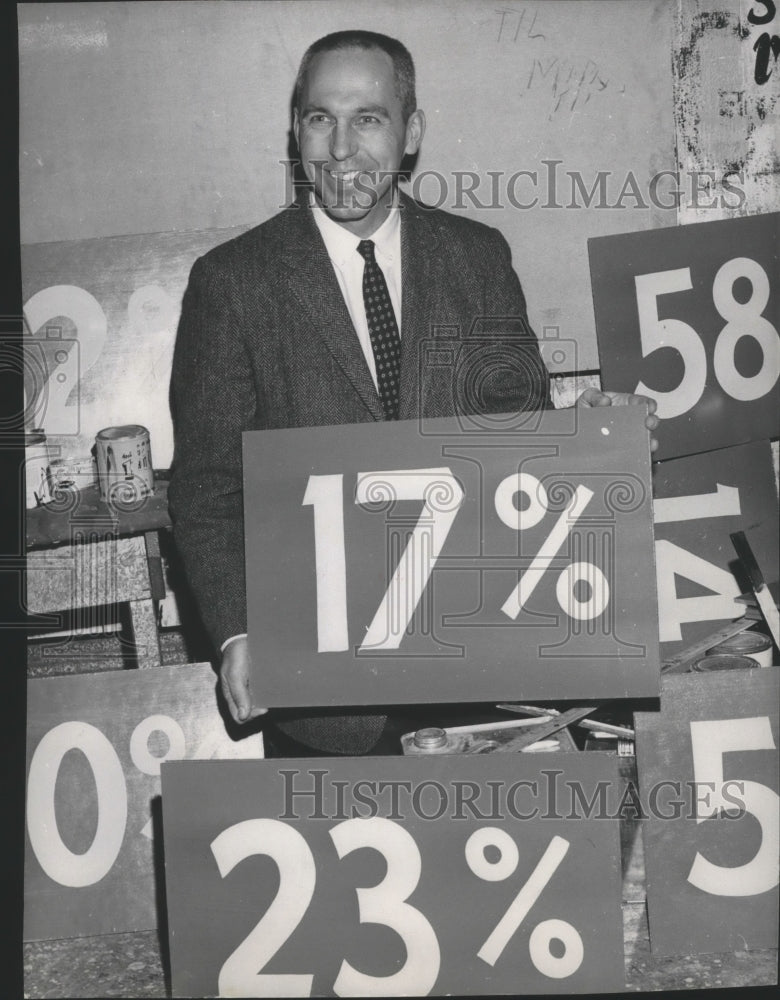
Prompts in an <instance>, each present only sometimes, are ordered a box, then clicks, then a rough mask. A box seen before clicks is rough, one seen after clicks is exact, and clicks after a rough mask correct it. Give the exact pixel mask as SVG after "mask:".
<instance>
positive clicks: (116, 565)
mask: <svg viewBox="0 0 780 1000" xmlns="http://www.w3.org/2000/svg"><path fill="white" fill-rule="evenodd" d="M149 597H151V589H150V585H149V568H148V566H147V563H146V547H145V544H144V538H143V535H135V536H132V537H130V538H114V539H107V540H105V541H96V542H88V541H85V542H84V543H83V544H80V545H68V546H64V547H61V548H57V549H41V550H36V551H35V552H30V553H29V554H28V558H27V608H28V610H29V611H31V612H32V613H45V612H48V611H63V610H66V609H71V608H89V607H97V606H99V605H102V604H118V603H120V602H122V601H134V600H140V599H143V598H149Z"/></svg>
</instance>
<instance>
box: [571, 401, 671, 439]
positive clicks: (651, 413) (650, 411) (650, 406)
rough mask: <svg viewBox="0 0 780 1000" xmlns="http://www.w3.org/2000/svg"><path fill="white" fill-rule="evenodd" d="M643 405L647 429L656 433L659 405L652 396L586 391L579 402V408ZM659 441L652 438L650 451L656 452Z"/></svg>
mask: <svg viewBox="0 0 780 1000" xmlns="http://www.w3.org/2000/svg"><path fill="white" fill-rule="evenodd" d="M641 403H646V404H647V417H645V427H646V428H647V429H648V430H649V431H654V430H655V429H656V428H657V427H658V423H659V421H658V417H657V416H656V415H655V411H656V409H657V404H656V401H655V400H654V399H652V398H651V397H650V396H638V395H636V393H633V392H607V391H603V392H602V391H601V390H600V389H595V388H590V389H585V391H584V392H583V393H581V395H580V397H579V399H578V400H577V406H638V405H639V404H641ZM657 448H658V440H657V439H656V438H654V437H652V436H651V438H650V451H656V450H657Z"/></svg>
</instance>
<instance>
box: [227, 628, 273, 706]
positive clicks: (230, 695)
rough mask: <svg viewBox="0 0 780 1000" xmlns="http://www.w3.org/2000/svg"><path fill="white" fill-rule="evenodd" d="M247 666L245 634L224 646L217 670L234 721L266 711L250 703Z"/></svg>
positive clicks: (250, 695) (247, 648)
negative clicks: (220, 662)
mask: <svg viewBox="0 0 780 1000" xmlns="http://www.w3.org/2000/svg"><path fill="white" fill-rule="evenodd" d="M249 667H250V662H249V645H248V643H247V639H246V636H240V637H238V638H236V639H235V640H234V641H233V642H231V643H229V645H227V646H226V647H225V651H224V653H223V654H222V665H221V667H220V672H219V673H220V681H221V683H222V692H223V694H224V695H225V701H226V702H227V706H228V709H229V710H230V714H231V715H232V716H233V719H234V720H235V721H236V722H246V721H247V720H249V719H255V718H257V716H258V715H265V713H266V712H267V711H268V709H267V708H259V707H258V706H256V705H253V704H252V694H251V691H250V688H249V673H250V670H249Z"/></svg>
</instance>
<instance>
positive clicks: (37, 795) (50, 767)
mask: <svg viewBox="0 0 780 1000" xmlns="http://www.w3.org/2000/svg"><path fill="white" fill-rule="evenodd" d="M70 750H80V751H81V752H82V753H83V754H84V756H85V757H86V758H87V761H88V762H89V766H90V767H91V768H92V774H93V776H94V778H95V792H96V795H97V816H98V818H97V829H96V830H95V836H94V838H93V840H92V843H91V844H90V846H89V849H88V850H87V851H85V852H84V853H82V854H75V853H74V852H73V851H71V850H70V849H69V848H68V847H66V845H65V844H64V843H63V841H62V838H61V837H60V834H59V830H58V828H57V813H56V809H55V805H54V790H55V787H56V784H57V775H58V774H59V770H60V764H61V763H62V758H63V757H64V756H65V754H66V753H68V752H69V751H70ZM126 823H127V786H126V784H125V776H124V773H123V771H122V765H121V763H120V761H119V758H118V757H117V754H116V750H114V748H113V747H112V746H111V744H110V743H109V741H108V740H107V739H106V737H105V736H104V735H103V733H101V732H100V730H99V729H96V728H95V726H91V725H89V723H86V722H63V723H61V724H60V725H59V726H55V727H54V729H51V730H49V732H48V733H46V735H45V736H44V737H43V739H42V740H41V742H40V743H39V744H38V746H37V747H36V748H35V753H34V754H33V756H32V760H31V762H30V771H29V774H28V777H27V831H28V833H29V836H30V843H31V844H32V849H33V851H34V852H35V856H36V858H37V859H38V863H39V864H40V866H41V868H42V869H43V870H44V871H45V872H46V874H47V875H48V876H49V878H51V879H53V880H54V881H55V882H58V883H59V884H60V885H65V886H69V887H73V888H81V887H83V886H87V885H94V884H95V883H96V882H99V881H100V880H101V879H102V878H103V877H104V876H105V875H106V874H108V872H109V871H110V870H111V868H112V866H113V864H114V862H115V861H116V859H117V857H118V855H119V851H120V849H121V847H122V841H123V840H124V836H125V825H126Z"/></svg>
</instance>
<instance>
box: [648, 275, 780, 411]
mask: <svg viewBox="0 0 780 1000" xmlns="http://www.w3.org/2000/svg"><path fill="white" fill-rule="evenodd" d="M738 278H747V279H748V281H749V282H750V284H751V286H752V290H751V293H750V298H749V299H748V300H747V301H746V302H739V301H738V300H737V299H735V298H734V282H735V281H737V279H738ZM634 283H635V286H636V302H637V312H638V315H639V338H640V341H641V344H642V355H643V357H647V355H649V354H652V353H653V352H654V351H657V350H659V348H661V347H671V348H674V350H676V351H677V352H678V353H679V355H680V356H681V358H682V360H683V364H684V373H683V377H682V380H681V382H680V384H679V385H678V386H677V388H676V389H671V390H668V391H664V390H660V389H651V388H649V387H648V386H647V385H645V383H644V382H641V381H640V382H639V384H638V385H637V387H636V390H635V391H636V392H638V393H642V394H645V395H649V396H652V397H654V398H655V399H656V400H657V402H658V410H657V412H658V416H659V417H661V419H663V420H669V419H671V418H672V417H679V416H682V414H684V413H687V412H688V411H689V410H692V409H693V408H694V407H695V406H696V404H697V403H698V402H699V400H700V399H701V397H702V395H703V393H704V388H705V386H706V384H707V353H706V350H705V348H704V344H703V343H702V340H701V337H700V336H699V334H698V333H697V332H696V331H695V330H694V329H693V327H692V326H690V325H689V324H688V323H684V322H682V320H679V319H659V317H658V297H659V296H660V295H668V294H670V293H672V292H686V291H690V290H691V289H692V288H693V284H692V282H691V269H690V268H689V267H681V268H677V269H674V270H670V271H656V272H654V273H652V274H638V275H636V277H635V278H634ZM712 301H713V303H714V305H715V308H716V309H717V310H718V313H719V314H720V316H721V317H722V318H723V319H725V320H726V325H725V326H724V327H723V329H722V330H721V331H720V333H719V334H718V336H717V339H716V340H715V346H714V353H713V358H712V364H713V369H714V372H715V378H716V379H717V380H718V383H719V384H720V386H721V388H722V389H723V391H724V392H725V393H727V394H728V395H729V396H731V397H732V398H733V399H738V400H741V401H743V402H749V401H751V400H755V399H761V398H762V397H763V396H766V395H767V393H769V392H771V391H772V389H773V388H774V386H775V383H776V382H777V379H778V376H780V335H778V332H777V330H776V329H775V327H774V326H773V325H772V324H771V323H770V321H769V320H768V319H767V318H766V317H765V316H762V312H763V311H764V309H765V308H766V306H767V303H768V302H769V278H768V277H767V274H766V271H764V269H763V267H761V265H760V264H759V263H757V262H756V261H754V260H752V259H751V258H750V257H734V258H733V259H732V260H728V261H726V263H725V264H723V265H722V266H721V267H720V269H719V270H718V273H717V274H716V275H715V280H714V281H713V285H712ZM742 337H752V338H753V339H754V340H755V341H756V343H757V344H758V346H759V347H760V349H761V352H762V355H763V358H762V362H761V367H760V369H759V370H758V371H757V372H756V373H755V374H753V375H743V374H742V373H741V372H739V371H738V370H737V367H736V365H735V363H734V352H735V349H736V346H737V342H738V341H739V340H740V339H741V338H742Z"/></svg>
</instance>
